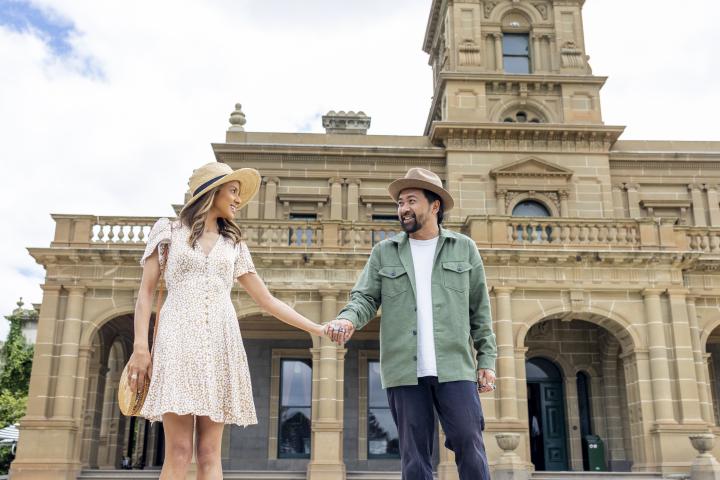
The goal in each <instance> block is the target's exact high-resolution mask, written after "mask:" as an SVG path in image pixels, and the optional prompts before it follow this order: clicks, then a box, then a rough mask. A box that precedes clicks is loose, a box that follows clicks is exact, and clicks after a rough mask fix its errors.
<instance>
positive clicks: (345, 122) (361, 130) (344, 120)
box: [322, 110, 370, 135]
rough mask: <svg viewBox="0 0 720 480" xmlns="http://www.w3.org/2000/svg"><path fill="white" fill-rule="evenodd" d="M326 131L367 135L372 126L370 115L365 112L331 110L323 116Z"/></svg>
mask: <svg viewBox="0 0 720 480" xmlns="http://www.w3.org/2000/svg"><path fill="white" fill-rule="evenodd" d="M322 124H323V127H325V133H342V134H345V135H367V131H368V128H370V117H368V116H367V115H365V113H363V112H357V113H355V112H343V111H340V112H335V111H334V110H330V111H329V112H328V113H327V114H326V115H323V117H322Z"/></svg>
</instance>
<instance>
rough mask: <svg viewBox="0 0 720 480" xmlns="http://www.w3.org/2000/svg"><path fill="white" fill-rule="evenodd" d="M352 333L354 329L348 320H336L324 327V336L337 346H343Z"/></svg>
mask: <svg viewBox="0 0 720 480" xmlns="http://www.w3.org/2000/svg"><path fill="white" fill-rule="evenodd" d="M353 333H355V327H354V326H353V324H352V322H351V321H350V320H345V319H344V318H336V319H335V320H333V321H332V322H330V323H328V324H327V325H325V334H326V335H327V336H328V337H330V340H332V341H333V342H335V343H337V344H338V345H343V344H344V343H346V342H347V341H348V340H350V337H352V334H353Z"/></svg>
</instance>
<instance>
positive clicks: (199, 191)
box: [180, 162, 261, 213]
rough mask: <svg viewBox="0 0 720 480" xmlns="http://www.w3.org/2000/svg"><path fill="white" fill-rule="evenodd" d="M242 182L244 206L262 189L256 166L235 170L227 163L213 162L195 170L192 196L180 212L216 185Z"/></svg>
mask: <svg viewBox="0 0 720 480" xmlns="http://www.w3.org/2000/svg"><path fill="white" fill-rule="evenodd" d="M234 181H238V182H240V206H239V207H238V210H239V209H240V208H242V207H244V206H245V205H246V204H247V203H248V202H249V201H250V200H251V199H252V198H253V197H254V196H255V194H256V193H257V192H258V190H259V189H260V181H261V178H260V173H258V171H257V170H255V169H254V168H241V169H240V170H234V171H233V169H232V168H230V166H229V165H227V164H225V163H219V162H212V163H208V164H207V165H203V166H202V167H200V168H197V169H195V170H193V173H192V176H191V177H190V180H188V187H190V193H191V194H192V197H191V198H190V200H188V201H187V202H186V203H185V206H183V208H182V210H181V211H180V213H182V211H183V210H185V209H186V208H188V207H189V206H190V205H192V204H193V203H195V201H197V199H198V198H200V197H202V196H203V195H204V194H206V193H207V192H209V191H210V190H212V189H213V188H215V187H218V186H220V185H224V184H226V183H228V182H234Z"/></svg>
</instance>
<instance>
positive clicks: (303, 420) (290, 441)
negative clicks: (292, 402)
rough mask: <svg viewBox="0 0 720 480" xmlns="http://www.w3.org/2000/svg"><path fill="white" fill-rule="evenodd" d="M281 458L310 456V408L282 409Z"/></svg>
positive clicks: (279, 452) (279, 441) (279, 447)
mask: <svg viewBox="0 0 720 480" xmlns="http://www.w3.org/2000/svg"><path fill="white" fill-rule="evenodd" d="M279 423H280V435H279V438H278V456H279V457H285V458H287V457H309V456H310V408H309V407H307V408H286V407H282V408H281V409H280V422H279Z"/></svg>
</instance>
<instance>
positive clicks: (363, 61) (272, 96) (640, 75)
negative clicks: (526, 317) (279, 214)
mask: <svg viewBox="0 0 720 480" xmlns="http://www.w3.org/2000/svg"><path fill="white" fill-rule="evenodd" d="M430 3H431V1H430V0H392V1H387V0H362V1H360V0H354V1H353V0H346V1H337V0H306V1H302V2H299V1H297V0H262V1H258V0H203V1H200V0H195V1H192V0H186V1H179V2H178V1H177V0H172V1H171V0H153V1H152V2H148V1H140V0H124V1H122V2H117V1H116V2H109V1H97V0H82V1H81V0H0V179H1V180H2V182H3V188H2V193H0V200H2V201H0V216H1V218H3V220H4V222H3V224H4V228H3V232H4V235H0V252H2V253H1V254H0V314H2V315H8V314H10V312H11V311H12V310H13V309H14V308H15V303H16V302H17V300H18V298H19V297H24V300H25V302H26V303H39V302H40V301H41V299H42V291H41V290H40V288H39V285H40V284H41V283H42V281H43V278H44V270H43V268H42V267H41V266H39V265H37V264H36V263H35V261H34V260H33V259H32V257H30V255H29V254H28V252H27V247H46V246H48V245H49V243H50V241H51V240H52V238H53V233H54V222H53V220H52V219H51V217H50V214H51V213H70V214H92V215H142V216H146V215H147V216H152V215H157V216H160V215H172V213H173V211H172V208H171V204H173V203H181V202H182V199H183V195H184V192H185V190H186V188H187V179H188V177H189V175H190V173H191V172H192V170H193V169H194V168H196V167H197V166H200V165H202V164H204V163H207V162H211V161H213V160H214V156H213V154H212V149H211V147H210V144H211V143H213V142H222V141H224V135H225V131H226V129H227V127H228V126H229V124H228V117H229V114H230V113H231V112H232V110H233V109H234V105H235V103H237V102H240V103H242V106H243V111H244V113H245V114H246V116H247V124H246V125H245V128H246V130H248V131H279V132H323V129H322V125H321V119H320V117H321V116H322V115H323V114H324V113H326V112H327V111H329V110H356V111H357V110H362V111H364V112H365V113H367V114H368V115H370V116H371V117H372V126H371V129H370V132H369V133H371V134H391V135H392V134H399V135H421V134H422V132H423V128H424V125H425V120H426V117H427V111H428V108H429V106H430V100H431V96H432V80H431V70H430V67H429V66H428V63H427V60H428V59H427V55H426V54H425V53H424V52H423V51H422V41H423V35H424V30H425V26H426V22H427V16H428V12H429V8H430ZM680 5H682V7H684V8H680ZM583 15H584V20H585V37H586V47H587V52H588V54H589V55H590V64H591V66H592V68H593V72H594V74H595V75H602V76H608V77H609V79H608V82H607V84H606V86H605V87H604V89H603V91H602V94H601V100H602V108H603V115H604V121H605V123H606V124H610V125H626V126H627V130H626V132H625V134H624V135H623V137H622V138H623V139H647V140H650V139H662V140H715V141H717V140H720V128H719V127H718V121H717V116H718V112H720V89H718V88H717V87H718V80H717V79H718V78H720V63H718V62H717V61H716V57H717V52H716V49H717V47H716V46H717V45H718V44H720V29H717V28H715V22H716V20H717V19H718V18H720V2H717V1H716V0H689V1H687V2H684V3H682V4H678V3H677V2H675V1H672V2H671V1H669V0H632V1H628V0H587V1H586V3H585V8H584V12H583ZM7 331H8V326H7V322H4V321H0V338H5V336H6V335H7Z"/></svg>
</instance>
